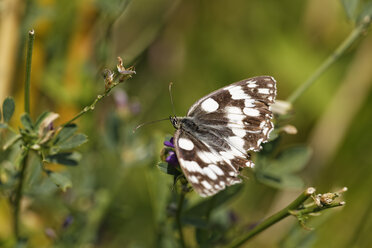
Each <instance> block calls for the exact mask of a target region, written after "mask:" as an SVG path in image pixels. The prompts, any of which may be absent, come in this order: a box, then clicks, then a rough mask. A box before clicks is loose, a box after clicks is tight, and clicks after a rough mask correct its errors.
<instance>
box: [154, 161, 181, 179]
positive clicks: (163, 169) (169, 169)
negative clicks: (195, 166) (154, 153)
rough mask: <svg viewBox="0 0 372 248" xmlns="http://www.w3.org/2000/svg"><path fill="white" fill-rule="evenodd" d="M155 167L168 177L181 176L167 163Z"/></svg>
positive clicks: (160, 163)
mask: <svg viewBox="0 0 372 248" xmlns="http://www.w3.org/2000/svg"><path fill="white" fill-rule="evenodd" d="M157 167H158V168H159V170H160V171H161V172H164V173H165V174H168V175H173V176H177V175H179V174H181V173H180V172H179V171H178V170H177V169H176V168H175V167H174V166H173V165H170V164H168V163H167V162H159V163H158V164H157Z"/></svg>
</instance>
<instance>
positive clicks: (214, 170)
mask: <svg viewBox="0 0 372 248" xmlns="http://www.w3.org/2000/svg"><path fill="white" fill-rule="evenodd" d="M208 168H209V169H211V170H212V171H213V172H214V173H216V174H217V175H219V176H223V175H224V173H223V170H221V169H220V168H219V167H218V166H217V165H215V164H210V165H208Z"/></svg>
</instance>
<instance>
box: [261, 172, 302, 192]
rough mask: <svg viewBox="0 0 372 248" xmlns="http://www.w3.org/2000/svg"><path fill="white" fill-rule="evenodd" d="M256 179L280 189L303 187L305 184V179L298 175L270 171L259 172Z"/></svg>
mask: <svg viewBox="0 0 372 248" xmlns="http://www.w3.org/2000/svg"><path fill="white" fill-rule="evenodd" d="M256 179H257V180H258V181H260V182H261V183H263V184H266V185H268V186H270V187H274V188H278V189H301V188H303V186H304V182H303V180H302V179H301V178H300V177H299V176H296V175H291V174H287V175H278V174H274V173H270V172H259V173H257V174H256Z"/></svg>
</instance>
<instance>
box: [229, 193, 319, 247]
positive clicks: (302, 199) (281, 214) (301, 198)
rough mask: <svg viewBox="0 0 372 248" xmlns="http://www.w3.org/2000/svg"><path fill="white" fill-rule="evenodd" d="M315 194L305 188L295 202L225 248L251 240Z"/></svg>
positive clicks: (237, 245)
mask: <svg viewBox="0 0 372 248" xmlns="http://www.w3.org/2000/svg"><path fill="white" fill-rule="evenodd" d="M314 192H315V189H314V188H311V187H310V188H307V189H306V190H305V191H304V192H303V193H301V195H299V196H298V197H297V199H296V200H294V201H293V202H292V203H290V204H289V205H288V206H287V207H285V208H284V209H282V210H280V211H279V212H277V213H276V214H274V215H272V216H270V217H269V218H267V219H266V220H264V221H263V222H261V223H260V224H258V225H257V226H256V227H254V228H253V229H252V230H251V231H250V232H248V233H247V234H245V235H243V236H241V237H238V238H237V239H236V240H234V241H233V242H232V243H231V244H229V245H227V246H226V247H225V248H232V247H239V246H241V245H242V244H243V243H244V242H246V241H247V240H249V239H251V238H252V237H254V236H255V235H257V234H258V233H260V232H262V231H263V230H265V229H266V228H268V227H270V226H272V225H274V224H275V223H277V222H278V221H280V220H282V219H284V218H285V217H287V216H289V215H291V213H290V211H293V210H295V209H297V208H298V207H299V206H301V204H303V203H304V202H305V201H306V200H307V199H308V198H309V197H310V196H311V195H312V194H313V193H314Z"/></svg>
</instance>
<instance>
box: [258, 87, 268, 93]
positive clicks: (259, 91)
mask: <svg viewBox="0 0 372 248" xmlns="http://www.w3.org/2000/svg"><path fill="white" fill-rule="evenodd" d="M258 93H260V94H270V92H269V89H265V88H260V89H258Z"/></svg>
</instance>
